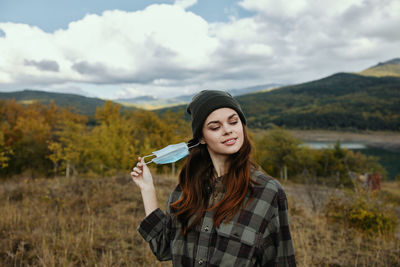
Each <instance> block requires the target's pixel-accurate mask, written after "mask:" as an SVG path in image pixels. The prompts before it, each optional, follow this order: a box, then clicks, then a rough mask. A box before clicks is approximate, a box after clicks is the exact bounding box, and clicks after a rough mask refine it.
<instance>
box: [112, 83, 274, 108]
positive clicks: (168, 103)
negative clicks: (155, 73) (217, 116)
mask: <svg viewBox="0 0 400 267" xmlns="http://www.w3.org/2000/svg"><path fill="white" fill-rule="evenodd" d="M279 86H282V85H281V84H277V83H273V84H265V85H257V86H252V87H246V88H240V89H226V91H227V92H229V93H231V94H232V95H233V96H239V95H244V94H248V93H253V92H256V91H269V90H272V89H275V88H277V87H279ZM193 96H194V94H189V95H181V96H177V97H172V98H166V99H159V98H156V97H154V96H150V95H147V96H140V97H135V98H126V99H117V100H115V101H116V102H118V103H120V104H122V105H126V106H135V107H138V108H143V109H148V110H155V109H161V108H172V107H174V106H179V105H183V104H186V103H189V102H190V101H191V100H192V98H193Z"/></svg>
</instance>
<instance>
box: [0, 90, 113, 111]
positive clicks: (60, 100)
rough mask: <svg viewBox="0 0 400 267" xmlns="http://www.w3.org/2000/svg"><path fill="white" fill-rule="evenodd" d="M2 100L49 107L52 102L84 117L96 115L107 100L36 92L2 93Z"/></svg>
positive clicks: (0, 94) (0, 96) (0, 95)
mask: <svg viewBox="0 0 400 267" xmlns="http://www.w3.org/2000/svg"><path fill="white" fill-rule="evenodd" d="M0 99H3V100H8V99H15V101H17V102H19V103H24V104H32V103H41V104H44V105H47V104H49V103H50V101H54V104H56V105H57V106H60V107H65V108H71V109H72V110H73V111H75V112H78V113H80V114H84V115H92V114H95V113H96V108H97V107H100V106H103V105H104V103H105V102H106V101H105V100H102V99H99V98H92V97H85V96H81V95H75V94H64V93H51V92H43V91H34V90H24V91H18V92H9V93H1V92H0Z"/></svg>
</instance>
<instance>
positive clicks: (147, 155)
mask: <svg viewBox="0 0 400 267" xmlns="http://www.w3.org/2000/svg"><path fill="white" fill-rule="evenodd" d="M152 156H155V155H154V154H151V155H147V156H143V157H142V158H143V159H144V158H148V157H152ZM152 162H153V160H150V161H148V162H145V163H144V164H146V165H147V164H149V163H152Z"/></svg>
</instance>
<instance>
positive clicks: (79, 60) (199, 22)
mask: <svg viewBox="0 0 400 267" xmlns="http://www.w3.org/2000/svg"><path fill="white" fill-rule="evenodd" d="M399 14H400V1H399V0H335V1H331V0H168V1H167V0H165V1H162V0H160V1H153V0H134V1H132V0H113V1H109V0H83V1H82V0H68V1H54V0H0V91H1V92H10V91H18V90H23V89H34V90H43V91H52V92H68V93H76V94H81V95H85V96H89V97H100V98H103V99H118V98H132V97H138V96H144V95H152V96H156V97H159V98H169V97H175V96H180V95H186V94H192V93H195V92H198V91H201V90H204V89H219V90H227V89H234V88H244V87H250V86H256V85H262V84H269V83H279V84H296V83H301V82H306V81H311V80H315V79H320V78H323V77H326V76H329V75H332V74H334V73H337V72H359V71H362V70H364V69H366V68H368V67H371V66H373V65H376V64H377V63H379V62H384V61H387V60H390V59H393V58H397V57H400V50H399V47H400V31H399V25H400V15H399Z"/></svg>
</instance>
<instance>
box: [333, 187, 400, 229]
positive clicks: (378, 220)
mask: <svg viewBox="0 0 400 267" xmlns="http://www.w3.org/2000/svg"><path fill="white" fill-rule="evenodd" d="M326 215H327V217H328V219H331V220H333V221H336V222H340V223H344V224H346V225H347V226H349V227H352V228H356V229H359V230H361V231H363V232H365V233H368V234H374V233H378V234H390V233H394V231H395V229H396V226H397V220H396V216H395V215H394V214H393V213H392V211H391V210H390V209H389V208H388V207H387V206H385V205H384V203H383V202H382V201H380V200H379V199H377V198H376V197H375V196H373V195H371V194H369V193H366V192H361V193H353V194H351V195H348V196H345V197H342V198H337V197H332V198H331V199H330V201H329V202H328V204H327V206H326Z"/></svg>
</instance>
